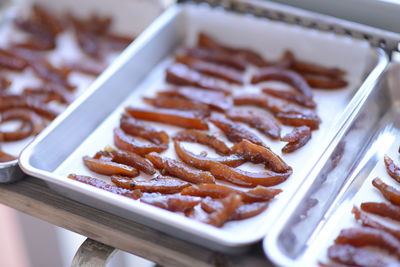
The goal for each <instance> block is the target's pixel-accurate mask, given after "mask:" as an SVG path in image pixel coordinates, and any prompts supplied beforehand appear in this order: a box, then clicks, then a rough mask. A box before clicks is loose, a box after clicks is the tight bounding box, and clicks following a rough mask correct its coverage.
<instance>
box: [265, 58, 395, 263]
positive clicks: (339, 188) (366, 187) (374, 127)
mask: <svg viewBox="0 0 400 267" xmlns="http://www.w3.org/2000/svg"><path fill="white" fill-rule="evenodd" d="M399 88H400V64H399V63H394V62H393V63H390V66H389V67H388V68H387V70H386V71H385V73H384V75H383V76H381V78H380V79H379V80H378V82H377V84H376V86H375V88H374V89H373V90H372V93H371V94H370V95H369V96H368V97H367V99H366V100H365V101H364V103H363V104H362V105H360V106H359V107H358V108H357V109H356V110H355V111H354V114H353V115H352V116H351V117H352V118H351V120H349V122H348V123H347V125H346V126H345V127H344V128H343V130H342V132H341V133H340V134H339V135H338V136H337V137H336V139H335V140H334V142H332V143H331V145H330V147H329V149H328V150H327V152H326V153H325V154H324V155H323V158H326V160H324V161H321V164H319V165H317V166H316V167H315V168H314V170H313V172H312V173H311V174H310V178H311V179H310V180H308V181H309V182H308V183H307V184H306V185H304V187H302V189H301V190H299V191H298V192H297V194H296V196H295V197H294V198H293V199H292V200H291V204H290V205H288V206H287V208H286V210H285V213H284V215H283V216H282V217H281V218H280V219H279V220H278V221H277V224H276V225H277V227H276V228H275V230H276V231H274V232H273V233H271V234H270V235H269V236H268V237H267V238H266V239H265V240H264V250H265V253H266V254H267V255H268V257H269V258H270V259H271V260H272V261H273V262H274V263H275V264H277V265H279V266H316V265H317V261H319V260H320V261H325V262H326V261H327V260H326V251H327V248H328V247H329V246H330V245H332V244H333V240H334V239H335V238H336V236H337V235H338V233H339V231H340V230H341V229H343V228H347V227H352V226H356V225H359V224H357V223H356V221H355V219H354V217H353V215H352V214H351V209H352V207H353V205H356V206H359V204H360V203H361V202H364V201H378V202H381V201H384V199H383V197H382V196H381V195H380V193H379V192H378V190H376V189H375V188H374V187H373V186H372V184H371V181H372V179H374V178H375V177H380V178H381V179H382V180H383V181H384V182H385V183H387V184H392V186H395V183H393V180H392V179H391V178H390V177H389V176H388V174H387V172H386V169H385V165H384V162H383V156H384V155H385V154H387V155H389V156H390V157H391V158H393V159H394V161H395V162H398V148H399V145H400V119H399V118H400V116H399V114H400V108H399V107H400V106H399V104H400V91H399ZM374 218H375V217H374ZM375 219H377V220H379V218H375ZM387 223H388V221H386V224H387ZM393 226H394V227H395V228H397V229H398V228H400V223H397V224H393V225H392V227H393Z"/></svg>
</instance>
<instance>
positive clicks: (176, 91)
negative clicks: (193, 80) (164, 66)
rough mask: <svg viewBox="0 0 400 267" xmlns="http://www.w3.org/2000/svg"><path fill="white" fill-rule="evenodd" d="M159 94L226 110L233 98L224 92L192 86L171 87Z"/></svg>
mask: <svg viewBox="0 0 400 267" xmlns="http://www.w3.org/2000/svg"><path fill="white" fill-rule="evenodd" d="M157 95H158V96H168V97H181V98H185V99H189V100H192V101H196V102H199V103H203V104H206V105H208V106H209V107H210V108H211V109H214V110H217V111H225V110H227V109H229V108H230V107H231V106H232V99H231V98H230V97H226V95H225V94H224V93H221V92H214V91H205V90H201V89H195V88H191V87H176V88H174V87H173V88H170V90H168V91H161V92H158V93H157Z"/></svg>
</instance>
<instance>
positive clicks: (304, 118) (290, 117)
mask: <svg viewBox="0 0 400 267" xmlns="http://www.w3.org/2000/svg"><path fill="white" fill-rule="evenodd" d="M276 118H277V119H278V120H279V121H280V122H281V123H282V124H284V125H289V126H296V127H298V126H308V127H310V128H311V129H312V130H317V129H318V128H319V124H320V123H321V119H320V118H319V117H318V115H316V114H311V115H303V114H290V113H277V114H276Z"/></svg>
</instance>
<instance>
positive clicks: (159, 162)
mask: <svg viewBox="0 0 400 267" xmlns="http://www.w3.org/2000/svg"><path fill="white" fill-rule="evenodd" d="M146 158H147V159H148V160H150V161H151V163H153V165H154V166H155V167H156V168H157V169H159V170H160V172H161V174H168V175H172V176H174V177H177V178H180V179H182V180H184V181H187V182H191V183H194V184H203V183H207V184H214V183H215V178H214V176H212V175H211V174H210V173H209V172H205V171H199V170H195V169H192V168H189V167H188V166H187V165H185V164H184V163H183V162H181V161H179V160H175V159H170V158H165V157H161V156H160V155H158V154H157V153H150V154H148V155H146Z"/></svg>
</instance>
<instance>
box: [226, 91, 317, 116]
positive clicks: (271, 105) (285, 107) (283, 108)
mask: <svg viewBox="0 0 400 267" xmlns="http://www.w3.org/2000/svg"><path fill="white" fill-rule="evenodd" d="M233 101H234V104H235V105H239V106H241V105H252V106H256V107H260V108H265V109H267V110H268V111H270V112H272V113H274V114H275V113H288V114H300V115H304V116H317V115H316V113H315V111H314V110H312V109H307V108H304V107H300V106H298V105H296V104H294V103H290V102H287V101H286V100H283V99H280V98H277V97H274V96H271V95H267V94H254V93H246V94H240V95H236V96H234V97H233Z"/></svg>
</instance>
